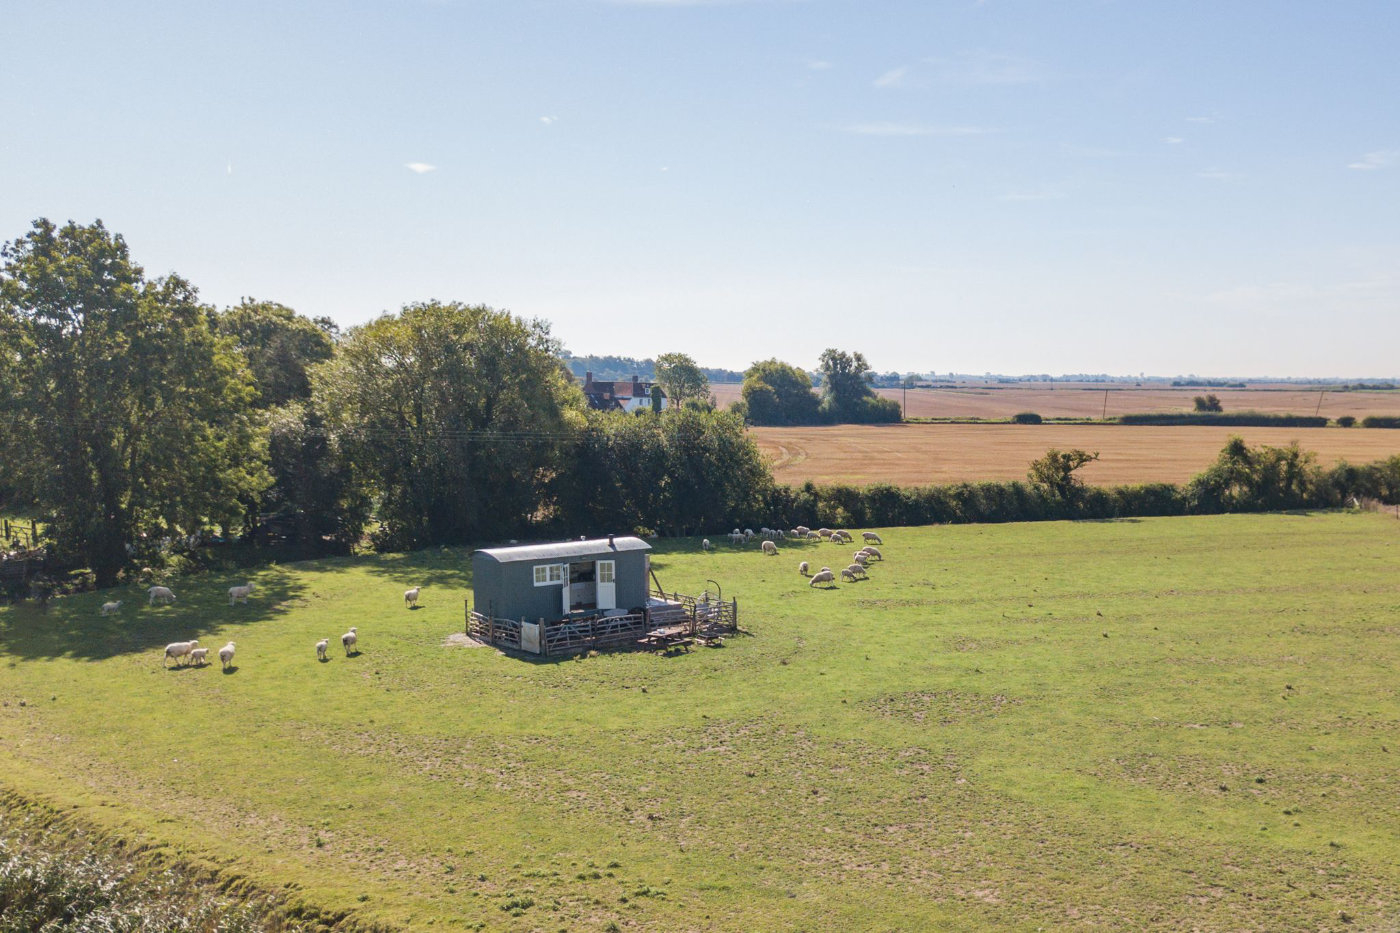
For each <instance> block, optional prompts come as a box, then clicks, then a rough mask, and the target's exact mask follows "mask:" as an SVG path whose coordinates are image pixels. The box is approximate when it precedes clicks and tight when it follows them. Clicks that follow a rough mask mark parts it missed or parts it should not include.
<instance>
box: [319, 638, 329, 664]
mask: <svg viewBox="0 0 1400 933" xmlns="http://www.w3.org/2000/svg"><path fill="white" fill-rule="evenodd" d="M330 646H331V640H330V639H329V638H322V639H321V640H320V641H318V642H316V660H318V661H327V660H330V659H329V658H327V657H326V649H327V648H329V647H330Z"/></svg>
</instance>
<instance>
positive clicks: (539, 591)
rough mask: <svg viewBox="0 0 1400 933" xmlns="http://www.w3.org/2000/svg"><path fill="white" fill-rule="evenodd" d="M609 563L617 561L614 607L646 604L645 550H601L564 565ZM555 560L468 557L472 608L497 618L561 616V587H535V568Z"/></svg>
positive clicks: (529, 618) (555, 561)
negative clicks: (593, 562) (594, 562)
mask: <svg viewBox="0 0 1400 933" xmlns="http://www.w3.org/2000/svg"><path fill="white" fill-rule="evenodd" d="M589 560H592V561H597V560H612V561H616V562H617V576H616V581H615V583H616V587H617V606H618V608H619V609H635V608H638V607H641V606H645V605H646V604H647V596H648V595H649V593H650V591H651V586H650V580H649V579H648V577H647V552H646V551H609V550H602V551H598V552H596V553H593V554H587V555H579V556H577V557H571V558H569V559H568V561H567V562H569V563H574V562H578V561H589ZM560 562H561V561H558V560H539V561H507V562H504V563H502V562H500V561H497V560H496V559H495V558H493V557H491V556H490V555H488V554H482V553H476V554H473V555H472V608H473V609H475V610H476V611H477V612H480V613H483V614H485V613H488V612H489V613H490V614H492V615H494V616H495V617H496V618H499V619H517V620H518V619H520V618H521V617H524V619H525V621H527V622H534V621H535V620H537V619H540V618H544V619H548V620H550V621H553V620H555V619H558V618H559V617H560V615H561V614H562V609H563V604H564V595H563V585H562V584H558V583H552V584H550V585H549V586H535V567H536V566H538V565H540V564H551V563H560Z"/></svg>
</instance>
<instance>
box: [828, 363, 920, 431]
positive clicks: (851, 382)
mask: <svg viewBox="0 0 1400 933" xmlns="http://www.w3.org/2000/svg"><path fill="white" fill-rule="evenodd" d="M817 370H818V372H820V373H821V376H822V399H821V410H822V412H823V414H825V415H826V418H827V420H829V421H834V422H838V423H852V422H854V423H858V424H864V423H870V422H880V421H899V420H900V411H899V403H898V402H896V401H895V400H894V399H886V398H881V397H880V396H878V395H876V394H875V391H874V390H873V389H872V388H871V387H870V377H871V369H870V364H869V363H868V362H866V359H865V355H864V354H862V353H847V352H845V351H844V350H832V349H829V350H825V351H823V352H822V355H821V361H820V363H819V364H818V366H817Z"/></svg>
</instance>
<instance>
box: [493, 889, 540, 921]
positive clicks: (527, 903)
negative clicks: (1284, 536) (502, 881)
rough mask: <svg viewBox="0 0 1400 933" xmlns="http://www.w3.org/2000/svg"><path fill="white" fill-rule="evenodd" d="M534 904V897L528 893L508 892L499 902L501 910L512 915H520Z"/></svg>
mask: <svg viewBox="0 0 1400 933" xmlns="http://www.w3.org/2000/svg"><path fill="white" fill-rule="evenodd" d="M534 906H535V899H534V898H533V897H531V896H530V895H528V894H508V895H506V899H505V900H504V901H502V902H501V904H500V908H501V910H504V911H507V912H509V913H510V914H511V916H513V917H518V916H520V914H523V913H524V912H525V911H527V910H529V909H530V908H531V907H534ZM517 911H518V912H517Z"/></svg>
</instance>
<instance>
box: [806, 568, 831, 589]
mask: <svg viewBox="0 0 1400 933" xmlns="http://www.w3.org/2000/svg"><path fill="white" fill-rule="evenodd" d="M835 582H836V575H835V574H834V573H832V572H831V571H830V570H819V571H817V572H816V573H814V574H812V579H810V580H808V581H807V585H808V586H816V585H817V584H818V583H835Z"/></svg>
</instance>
